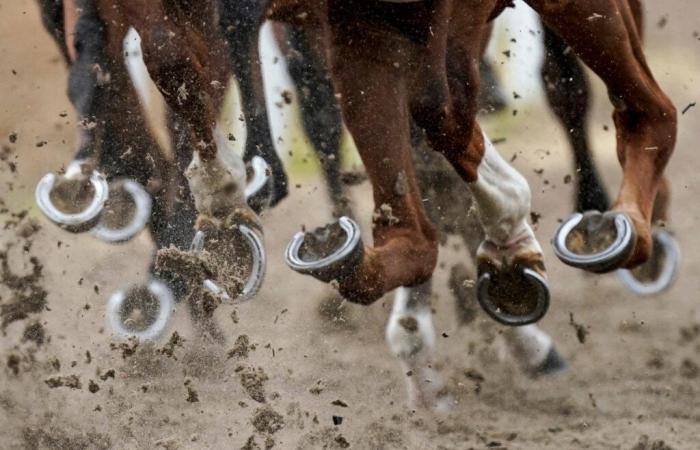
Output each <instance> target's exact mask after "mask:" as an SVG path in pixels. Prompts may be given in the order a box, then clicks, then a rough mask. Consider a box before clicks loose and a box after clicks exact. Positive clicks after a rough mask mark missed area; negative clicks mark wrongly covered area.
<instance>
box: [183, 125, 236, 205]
mask: <svg viewBox="0 0 700 450" xmlns="http://www.w3.org/2000/svg"><path fill="white" fill-rule="evenodd" d="M214 140H215V143H216V158H214V159H212V160H210V161H202V159H201V157H200V155H199V152H194V156H193V158H192V162H191V163H190V165H189V167H188V168H187V172H186V175H187V179H188V181H189V184H190V188H191V190H192V195H193V197H194V202H195V207H196V208H197V212H199V213H200V214H205V215H208V216H211V217H218V218H224V217H226V216H227V215H228V214H230V213H232V212H234V211H235V210H236V208H243V207H245V205H246V201H245V195H244V192H245V183H246V172H245V164H244V163H243V159H242V158H241V157H240V155H239V154H238V153H236V151H235V150H234V149H233V148H232V144H231V143H230V141H229V140H228V138H227V136H226V135H225V134H224V133H223V132H222V131H221V130H220V129H219V127H218V126H217V128H216V129H215V130H214Z"/></svg>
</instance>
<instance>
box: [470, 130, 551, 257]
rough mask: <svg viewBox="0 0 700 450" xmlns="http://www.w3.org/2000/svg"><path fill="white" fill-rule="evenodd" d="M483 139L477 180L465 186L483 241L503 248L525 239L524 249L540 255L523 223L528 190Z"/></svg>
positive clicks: (531, 233) (526, 210) (529, 231)
mask: <svg viewBox="0 0 700 450" xmlns="http://www.w3.org/2000/svg"><path fill="white" fill-rule="evenodd" d="M483 137H484V156H483V158H482V160H481V163H480V164H479V167H478V178H477V180H476V181H474V182H473V183H469V188H470V190H471V192H472V195H473V196H474V201H475V204H476V207H477V210H478V211H479V220H480V221H481V224H482V225H483V227H484V232H485V233H486V239H487V240H488V241H491V242H493V243H494V244H497V245H499V246H502V247H507V246H510V245H512V244H514V243H517V242H520V241H523V240H525V239H528V238H529V241H530V242H528V246H529V247H531V249H532V250H533V251H536V252H538V253H541V252H542V248H541V247H540V245H539V243H538V242H537V240H535V236H534V233H533V231H532V228H531V227H530V225H529V224H528V223H527V216H528V215H529V214H530V198H531V194H530V186H529V185H528V184H527V181H526V180H525V178H524V177H523V176H522V175H521V174H520V172H518V171H517V170H515V169H514V168H513V167H512V166H511V165H510V164H508V163H507V162H506V161H505V160H504V159H503V158H502V157H501V155H500V154H499V153H498V151H497V150H496V148H495V147H494V146H493V144H492V143H491V141H490V140H489V138H488V136H486V134H485V133H484V134H483ZM521 248H522V247H521Z"/></svg>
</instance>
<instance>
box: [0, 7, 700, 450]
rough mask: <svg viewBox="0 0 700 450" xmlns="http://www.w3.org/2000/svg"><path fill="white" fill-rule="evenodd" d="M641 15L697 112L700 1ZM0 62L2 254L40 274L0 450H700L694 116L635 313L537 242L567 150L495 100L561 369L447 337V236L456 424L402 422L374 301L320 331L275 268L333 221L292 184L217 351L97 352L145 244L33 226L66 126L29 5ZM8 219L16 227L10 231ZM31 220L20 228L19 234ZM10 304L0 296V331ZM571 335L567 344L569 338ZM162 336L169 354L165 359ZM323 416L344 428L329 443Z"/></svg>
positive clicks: (536, 111)
mask: <svg viewBox="0 0 700 450" xmlns="http://www.w3.org/2000/svg"><path fill="white" fill-rule="evenodd" d="M646 3H647V13H648V14H647V36H648V37H647V48H648V57H649V63H650V65H651V67H652V70H653V71H654V72H655V74H656V75H657V78H658V80H659V82H660V84H661V86H662V87H663V88H664V89H665V90H666V92H667V93H668V94H669V95H670V96H671V98H672V99H673V100H674V102H675V104H676V106H677V107H678V109H679V110H683V109H684V108H686V106H688V105H689V104H690V103H693V102H697V101H699V100H700V79H699V75H698V74H700V40H699V37H698V34H697V32H699V31H700V5H699V4H698V3H697V2H696V1H695V0H669V1H665V2H659V1H650V0H648V1H647V2H646ZM0 61H2V64H0V99H2V101H1V102H0V143H1V144H2V149H1V150H0V155H3V154H5V155H6V157H5V159H3V160H0V199H2V201H3V202H4V206H3V203H0V210H4V212H2V213H1V215H0V229H1V230H2V231H1V232H0V233H1V234H0V254H2V255H4V254H5V249H6V248H8V247H7V246H8V245H10V248H9V251H7V252H6V253H7V260H8V261H9V266H10V268H11V270H13V271H14V272H15V273H19V274H28V273H30V271H31V270H32V263H31V261H30V257H32V256H34V257H36V258H38V261H39V262H40V264H41V265H42V266H43V270H42V277H40V279H38V280H36V283H35V286H36V287H35V289H34V290H33V291H32V294H33V295H34V294H36V295H35V296H34V297H32V298H34V299H35V300H36V299H37V298H38V302H39V306H38V310H39V312H34V313H30V314H28V317H27V318H24V319H20V320H16V321H14V322H12V323H10V324H9V325H8V326H7V327H6V328H5V329H4V330H3V332H2V335H1V337H0V363H1V364H2V367H0V448H3V449H5V448H8V449H24V448H28V449H35V448H36V449H45V448H47V449H97V448H105V449H107V448H114V449H152V448H163V449H212V448H216V449H218V448H222V449H223V448H226V449H228V448H234V449H238V448H247V449H254V448H271V447H273V448H276V449H277V448H279V449H295V448H299V449H316V448H319V449H320V448H325V449H340V448H357V449H411V450H412V449H469V448H474V449H510V450H513V449H518V450H519V449H523V450H525V449H527V450H540V449H567V450H568V449H595V450H598V449H623V450H632V449H634V450H650V449H652V448H653V449H659V450H661V449H674V450H681V449H682V450H693V449H697V448H700V437H698V435H697V430H698V427H699V426H700V410H698V408H697V405H698V400H699V399H700V384H699V383H700V314H699V313H700V308H699V307H698V304H697V303H698V289H699V288H700V278H699V277H698V273H700V267H699V265H700V242H698V241H696V240H695V239H694V237H695V234H696V227H697V225H696V224H697V219H698V214H699V213H698V209H697V198H698V196H699V195H700V187H698V184H697V180H698V171H699V170H700V164H699V163H698V161H697V158H696V154H695V153H694V152H695V149H696V147H697V138H698V130H700V109H698V108H690V109H688V110H687V112H685V114H683V115H680V116H679V117H680V133H679V141H678V146H677V150H676V154H675V155H674V158H673V159H672V161H671V163H670V166H669V168H668V174H669V176H670V178H671V180H672V186H673V194H674V197H673V205H672V223H671V224H670V227H671V228H672V230H673V231H674V232H675V233H676V236H677V238H678V240H679V242H680V244H681V248H682V251H683V267H682V272H681V274H680V277H679V279H678V281H677V283H676V285H675V286H674V287H673V288H672V289H671V290H670V291H668V292H666V293H664V294H662V295H659V296H658V297H654V298H637V297H635V296H634V295H632V294H631V293H629V292H628V291H626V290H625V288H624V287H623V286H622V285H621V284H620V283H619V281H618V280H617V278H616V277H615V276H614V275H606V276H591V275H586V274H584V273H581V272H579V271H575V270H573V269H571V268H568V267H565V266H564V265H562V264H561V263H559V262H558V261H557V260H556V258H555V257H554V255H553V253H552V251H551V247H550V246H549V245H548V242H549V239H550V238H551V236H552V234H553V232H554V230H555V229H556V226H557V224H558V219H561V218H563V217H565V216H566V215H567V214H568V212H569V210H570V208H571V204H572V202H571V198H572V190H571V187H572V185H571V184H566V183H564V181H563V180H564V178H565V176H566V175H568V174H571V169H570V163H569V157H568V153H567V149H566V146H565V140H564V136H563V134H562V133H561V131H560V130H559V129H558V128H557V126H556V124H555V123H554V121H553V120H552V119H551V116H550V114H549V113H548V112H547V111H546V110H544V109H543V108H542V103H541V101H535V102H530V103H527V104H519V103H518V101H519V100H516V99H513V100H512V102H511V106H510V109H509V111H507V112H506V113H503V114H501V115H499V116H497V117H489V118H486V119H484V120H483V121H482V123H483V125H484V127H485V129H486V130H487V131H488V132H489V133H490V135H491V137H492V138H494V139H497V138H506V140H505V142H502V143H501V144H499V146H498V148H499V150H500V151H501V152H502V154H503V155H504V156H505V157H506V158H508V159H511V158H512V156H513V155H515V154H517V158H516V159H515V160H514V162H513V164H514V165H515V166H516V167H517V168H518V169H520V170H521V171H522V173H523V174H524V175H525V176H526V177H527V178H528V180H529V181H530V183H531V186H532V188H533V210H534V211H535V212H537V213H538V214H541V216H542V217H541V218H540V220H539V223H538V224H537V235H538V237H539V238H540V241H541V242H542V244H543V246H544V247H545V251H546V260H547V264H548V269H549V277H550V284H551V287H552V296H553V303H552V307H551V309H550V312H549V314H548V315H547V317H546V318H545V319H544V320H543V321H542V323H541V324H542V327H543V328H544V329H545V330H546V331H547V332H549V333H550V334H551V335H552V336H553V337H554V339H555V342H556V345H557V347H558V348H559V350H560V351H561V353H562V354H563V355H564V356H565V357H566V358H567V359H568V362H569V364H570V369H569V371H568V372H566V373H564V374H562V375H560V376H557V377H555V378H541V379H537V380H531V379H529V378H527V377H525V376H524V375H523V374H522V372H521V371H520V370H519V368H518V367H517V365H516V364H515V362H514V361H513V360H512V358H510V357H509V356H508V354H507V352H506V351H505V349H504V344H503V342H502V339H501V338H500V337H499V334H500V329H499V328H498V327H496V326H495V325H493V324H492V323H491V321H489V320H488V319H487V318H486V317H485V316H484V315H480V316H479V318H478V319H477V320H476V321H475V322H473V323H471V324H470V325H469V326H467V327H459V326H458V324H457V323H456V320H455V314H454V299H453V296H452V295H451V293H450V292H449V290H448V288H447V278H448V276H449V267H450V265H451V263H452V262H455V261H457V260H459V259H465V258H466V257H465V256H464V255H465V251H464V249H463V248H461V244H460V243H459V242H458V241H457V240H453V239H451V240H448V243H447V245H445V246H443V247H442V248H441V255H440V265H439V267H438V270H437V272H436V275H435V285H436V286H437V289H436V292H435V295H434V298H433V308H434V309H435V315H434V321H435V327H436V332H437V335H438V338H437V339H438V346H437V351H438V364H437V365H438V367H439V368H440V369H441V370H442V371H443V374H444V375H445V376H446V378H447V379H448V384H449V388H450V389H451V391H452V393H453V395H454V397H455V399H456V402H457V403H456V405H455V407H454V411H453V412H452V413H449V414H445V415H437V416H436V415H432V414H429V413H425V412H420V411H417V412H416V411H410V410H409V409H408V408H407V407H406V394H405V388H404V384H403V380H402V373H401V369H400V366H399V364H398V362H397V361H396V360H395V359H394V358H393V357H392V356H391V354H390V353H389V351H388V349H387V346H386V344H385V342H384V324H385V321H386V318H387V317H388V313H389V310H390V307H391V298H390V297H389V296H387V298H385V299H383V300H382V301H379V302H377V303H376V304H375V305H373V306H371V307H362V306H357V305H352V304H349V303H345V304H343V306H342V310H341V313H340V314H336V320H332V319H329V318H328V317H327V315H325V316H324V315H323V314H321V313H320V312H319V305H320V304H321V303H322V301H323V300H324V299H325V298H327V297H328V296H330V295H332V290H331V289H330V288H329V287H327V286H324V285H322V284H321V283H319V282H316V281H314V280H313V279H311V278H308V277H303V276H301V275H298V274H295V273H293V272H292V271H291V270H289V269H288V268H287V267H286V266H285V265H284V262H283V260H282V255H283V250H284V247H285V245H286V243H287V241H288V240H289V239H290V238H291V236H292V235H293V233H294V232H296V231H298V230H299V229H300V228H301V226H302V225H306V226H307V227H308V226H315V225H320V224H323V223H325V221H326V220H328V219H329V217H330V208H329V207H328V206H327V201H326V199H325V196H324V191H323V187H322V186H320V185H319V182H318V179H317V178H316V177H313V176H309V175H308V174H307V173H306V172H304V171H302V170H300V171H299V172H303V173H301V175H299V174H297V175H296V176H295V177H294V179H293V180H292V186H293V189H292V195H291V196H290V198H289V199H287V200H285V201H284V202H283V203H282V204H280V206H279V207H278V208H276V209H275V210H273V211H270V212H268V213H267V214H266V215H265V216H264V219H263V222H264V225H265V232H266V236H265V239H266V244H267V247H268V252H269V255H270V264H269V267H268V277H267V280H266V283H265V285H264V287H263V289H262V291H261V293H260V294H259V296H258V297H256V298H255V299H254V300H253V301H251V302H249V303H246V304H243V305H239V306H235V307H234V306H231V305H223V306H221V307H219V309H218V310H217V313H216V314H217V316H216V317H217V320H218V321H219V323H220V324H221V326H222V328H223V329H224V330H225V332H226V338H227V342H226V344H225V345H224V346H218V345H215V344H212V343H209V342H206V341H203V340H201V339H199V338H197V336H196V335H195V334H194V333H193V330H192V327H191V322H190V320H189V317H188V314H187V309H186V308H185V307H179V308H178V310H177V311H176V313H175V320H174V321H173V323H172V324H171V326H170V329H169V330H168V332H167V333H166V335H165V336H164V337H163V339H162V340H161V341H159V342H157V343H155V344H153V345H146V344H141V345H138V346H137V347H135V348H134V347H133V344H132V343H125V342H124V341H119V340H116V339H115V338H114V337H113V336H111V335H110V330H109V329H108V327H107V325H106V323H105V318H104V313H105V303H106V299H107V296H108V295H109V293H110V292H112V291H113V290H115V289H116V288H117V287H119V286H122V285H124V284H125V283H128V282H129V281H136V280H140V279H142V278H143V277H145V276H146V274H147V268H148V263H149V257H150V254H151V251H152V244H151V242H150V238H149V237H148V235H147V233H143V234H142V235H140V236H139V237H138V238H137V239H135V240H134V241H133V242H130V243H127V244H124V245H120V246H109V245H107V244H103V243H100V242H97V241H96V240H95V239H93V238H92V237H90V236H89V235H80V236H76V235H69V234H67V233H64V232H62V231H61V230H59V229H58V228H57V227H55V226H53V225H51V224H50V223H48V222H47V221H46V220H44V219H43V217H41V216H40V214H39V212H38V211H37V209H36V207H35V206H34V205H33V190H34V187H35V185H36V182H37V181H38V179H39V178H40V177H41V175H43V174H44V173H46V172H47V171H50V170H57V169H58V168H59V167H61V165H62V164H65V163H66V162H68V161H69V160H70V157H71V155H72V148H73V143H74V137H75V132H74V126H75V115H74V113H73V111H72V108H71V106H70V104H69V102H68V100H67V98H66V96H65V94H64V92H65V85H66V70H65V68H64V66H63V63H62V61H61V59H60V58H59V54H58V51H57V50H56V48H55V46H54V45H53V43H52V42H51V40H50V38H49V37H48V35H47V34H46V33H45V32H44V30H43V28H42V27H41V24H40V20H39V16H38V10H37V7H36V5H35V3H34V2H33V1H29V0H0ZM594 87H595V91H596V100H595V105H594V109H593V112H592V120H591V131H592V133H593V136H594V140H593V141H594V144H595V149H596V157H597V161H598V163H599V164H600V166H601V167H602V169H603V172H604V176H605V179H606V181H607V182H608V185H609V186H615V185H616V183H617V182H618V180H619V172H620V171H619V167H618V166H617V161H616V157H615V152H614V147H613V145H614V131H613V124H612V120H611V119H610V107H609V105H608V103H607V99H606V97H605V94H604V89H603V88H602V87H601V85H600V83H599V82H596V83H595V84H594ZM513 109H517V110H518V113H517V115H514V114H513V113H512V110H513ZM64 113H66V114H64ZM606 128H607V129H606ZM10 135H15V136H16V139H15V137H12V138H10ZM11 140H12V141H15V142H11ZM302 164H303V163H302ZM539 169H543V172H541V173H540V171H539ZM535 170H537V172H535ZM369 189H370V188H369V186H368V185H367V183H364V184H362V185H361V186H358V187H355V188H352V200H353V202H354V206H355V210H356V211H358V212H359V214H360V217H361V218H363V219H364V220H361V222H362V225H363V226H364V227H365V228H364V229H366V230H368V229H369V227H368V225H369V224H368V219H369V215H370V211H371V207H372V205H371V196H370V190H369ZM23 210H28V216H27V217H24V218H20V219H18V218H17V217H13V216H11V213H15V214H17V213H19V212H21V211H23ZM465 213H466V212H465ZM29 219H34V220H36V221H37V223H38V224H39V226H40V228H39V230H38V231H35V232H34V230H33V229H29V228H28V226H27V225H26V224H27V223H28V222H29ZM13 221H15V222H17V221H18V222H19V225H14V224H13V223H12V222H13ZM2 224H4V225H2ZM28 235H30V236H29V237H26V236H28ZM23 236H25V237H23ZM28 242H31V245H28ZM42 289H45V290H46V307H45V308H42V307H41V306H42V305H41V299H42V298H43V297H42V294H41V292H42V291H41V290H42ZM16 292H17V289H14V288H13V287H12V286H11V285H10V284H9V283H7V282H6V283H5V284H4V285H0V306H1V307H2V309H1V310H0V312H3V318H4V317H7V311H9V309H8V305H9V304H10V303H11V302H12V299H13V298H14V294H16ZM37 296H38V297H37ZM232 315H233V318H232ZM234 318H235V320H234ZM572 321H573V322H575V323H576V324H580V325H582V326H583V327H585V330H586V332H587V333H586V335H585V339H584V340H583V342H581V339H579V337H578V336H577V328H576V327H575V326H572V325H571V322H572ZM175 331H177V333H178V335H179V336H181V337H182V338H183V339H184V341H183V342H181V345H172V346H170V347H168V346H167V344H168V339H170V337H171V336H172V335H173V333H174V332H175ZM42 333H43V334H42ZM244 335H245V336H247V337H248V340H249V344H248V345H246V346H245V347H246V348H247V355H246V351H244V349H243V347H244V346H243V345H241V343H242V342H245V339H244V338H240V339H239V337H240V336H244ZM42 336H43V339H42ZM38 341H41V342H40V343H39V342H38ZM234 347H235V348H236V349H237V351H235V352H233V353H231V352H230V351H231V350H232V349H234ZM164 348H165V349H166V350H165V351H163V349H164ZM169 350H172V351H169ZM73 375H74V376H75V378H71V376H73ZM110 375H112V376H110ZM61 377H63V378H61ZM77 382H79V384H80V387H77V384H78V383H77ZM60 383H63V384H64V386H58V387H56V386H55V385H56V384H60ZM66 383H67V384H70V385H73V386H74V388H73V387H71V386H65V384H66ZM52 386H53V387H52ZM93 391H94V392H93ZM195 399H196V400H197V401H194V400H195ZM333 416H338V417H342V423H340V424H339V425H334V421H333ZM338 421H339V420H338V419H336V422H338ZM644 435H646V436H648V440H646V441H645V438H644V437H643V436H644ZM657 440H663V441H665V445H666V446H663V445H661V444H655V443H654V441H657ZM645 442H647V443H645ZM654 445H656V446H654Z"/></svg>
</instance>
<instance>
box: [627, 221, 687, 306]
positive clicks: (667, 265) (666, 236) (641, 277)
mask: <svg viewBox="0 0 700 450" xmlns="http://www.w3.org/2000/svg"><path fill="white" fill-rule="evenodd" d="M652 238H653V244H654V246H653V249H652V253H651V257H650V258H649V260H648V261H647V262H645V263H644V264H642V265H641V266H639V267H637V268H635V269H632V270H627V269H621V270H618V271H617V274H618V276H619V277H620V280H621V281H622V283H623V284H624V285H625V286H627V288H628V289H629V290H631V291H632V292H634V293H635V294H637V295H639V296H651V295H656V294H660V293H661V292H663V291H665V290H667V289H669V288H670V287H671V286H672V285H673V282H674V281H675V280H676V277H677V275H678V269H679V267H680V261H681V250H680V247H679V246H678V242H676V240H675V239H674V238H673V236H671V233H669V232H668V231H665V230H655V231H654V233H653V235H652Z"/></svg>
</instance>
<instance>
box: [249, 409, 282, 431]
mask: <svg viewBox="0 0 700 450" xmlns="http://www.w3.org/2000/svg"><path fill="white" fill-rule="evenodd" d="M253 427H255V429H256V430H257V431H258V433H265V434H274V433H276V432H278V431H279V430H281V429H282V427H284V417H282V415H281V414H280V413H278V412H276V411H275V410H273V409H272V408H270V407H269V406H265V407H262V408H258V409H257V410H255V414H254V415H253Z"/></svg>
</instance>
